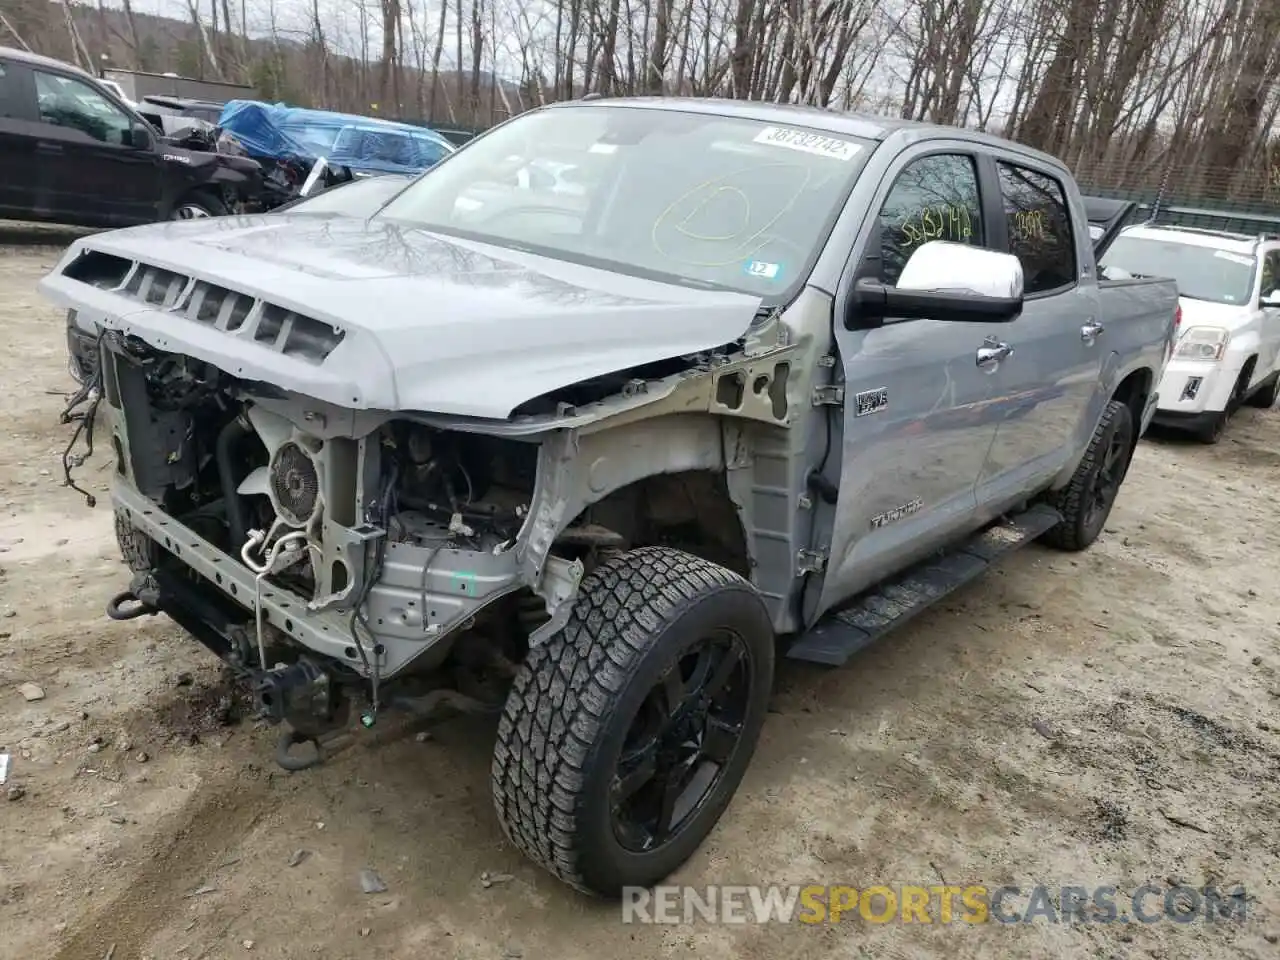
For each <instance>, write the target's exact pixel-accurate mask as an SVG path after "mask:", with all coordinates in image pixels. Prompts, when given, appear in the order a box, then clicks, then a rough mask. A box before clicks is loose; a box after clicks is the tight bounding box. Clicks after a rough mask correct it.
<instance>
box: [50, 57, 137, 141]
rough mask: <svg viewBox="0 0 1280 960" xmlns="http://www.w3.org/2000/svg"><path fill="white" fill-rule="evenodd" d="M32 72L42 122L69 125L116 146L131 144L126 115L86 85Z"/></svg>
mask: <svg viewBox="0 0 1280 960" xmlns="http://www.w3.org/2000/svg"><path fill="white" fill-rule="evenodd" d="M31 72H32V74H34V75H35V80H36V99H37V101H38V103H39V109H40V120H41V122H42V123H48V124H52V125H54V126H57V127H70V128H71V129H73V130H79V131H80V132H81V133H83V134H85V135H86V136H90V137H92V138H93V139H94V140H98V141H100V142H102V143H110V144H114V145H115V146H128V145H129V144H130V143H131V138H130V129H131V128H132V126H133V124H132V123H131V122H130V121H129V117H128V116H126V115H125V114H124V113H123V112H121V110H120V109H119V108H118V107H117V106H116V105H115V104H113V103H112V102H111V101H110V100H108V99H107V98H106V97H104V96H103V95H102V94H101V93H99V92H98V91H97V90H95V89H93V87H91V86H89V84H87V83H84V82H83V81H80V80H73V79H71V78H70V77H62V76H58V75H57V74H54V73H44V72H42V71H40V70H33V71H31Z"/></svg>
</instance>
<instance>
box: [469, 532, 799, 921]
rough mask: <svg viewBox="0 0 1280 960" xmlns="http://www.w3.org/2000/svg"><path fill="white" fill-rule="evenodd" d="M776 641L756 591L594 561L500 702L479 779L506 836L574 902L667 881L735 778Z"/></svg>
mask: <svg viewBox="0 0 1280 960" xmlns="http://www.w3.org/2000/svg"><path fill="white" fill-rule="evenodd" d="M773 641H774V637H773V630H772V627H771V624H770V621H769V616H768V613H767V612H766V610H765V607H764V604H763V603H762V602H761V600H760V597H759V595H758V594H757V593H756V591H755V590H754V589H753V588H752V586H751V585H750V584H749V583H747V581H745V580H743V579H742V578H741V577H740V576H738V575H737V574H735V573H732V572H731V571H729V570H726V569H725V568H724V567H721V566H718V565H716V564H714V563H711V562H709V561H706V560H703V559H701V558H699V557H696V556H693V555H692V554H688V553H685V552H683V551H680V550H673V549H669V548H665V547H642V548H640V549H637V550H632V551H630V552H628V553H625V554H622V555H621V556H618V557H615V558H613V559H610V560H608V561H607V562H605V563H603V564H601V565H600V566H599V567H598V568H597V569H596V570H594V571H593V572H592V573H591V574H590V575H589V576H588V577H587V578H586V579H585V580H584V581H583V583H582V587H581V589H580V592H579V595H578V598H577V600H576V602H575V604H574V608H573V612H572V614H571V615H570V618H569V622H568V624H567V625H566V626H565V628H564V629H563V630H562V631H560V632H559V633H557V634H556V635H554V636H553V637H551V638H550V639H549V640H547V641H546V642H545V643H543V644H541V645H540V646H538V647H536V648H534V649H533V650H531V651H530V652H529V656H528V657H527V658H526V660H525V663H524V664H523V666H522V667H521V669H520V672H519V674H518V675H517V677H516V680H515V683H514V685H513V687H512V690H511V694H510V696H509V697H508V698H507V703H506V707H505V709H504V711H503V715H502V719H501V720H500V722H499V724H498V737H497V744H496V746H495V749H494V756H493V769H492V778H491V779H492V787H493V800H494V805H495V807H496V808H497V813H498V819H499V821H500V822H501V824H502V828H503V830H504V831H505V833H506V835H507V836H508V837H509V838H510V840H511V841H512V842H513V843H514V844H515V845H516V846H517V847H519V848H520V849H521V850H522V851H523V852H524V853H525V854H526V855H527V856H528V857H530V858H531V859H532V860H534V861H535V862H536V863H538V864H540V865H541V866H542V867H544V868H546V869H547V870H548V871H550V872H551V873H552V874H554V875H555V876H556V877H558V878H559V879H561V880H563V881H564V882H566V883H568V884H570V885H572V886H574V887H576V888H577V889H579V890H581V891H583V892H585V893H590V894H595V895H599V896H605V897H618V896H620V895H621V893H622V889H623V888H624V887H628V886H643V887H648V886H652V885H653V884H655V883H657V882H658V881H660V880H662V879H663V878H664V877H666V876H668V875H669V874H670V873H671V872H672V871H673V870H675V869H676V868H677V867H678V866H680V865H681V864H682V863H684V861H685V860H687V859H688V858H689V857H690V856H691V855H692V854H693V852H694V851H695V850H696V849H697V848H698V846H699V845H700V844H701V843H702V841H703V840H704V839H705V838H706V836H707V834H709V833H710V832H711V829H712V828H713V827H714V826H715V824H716V822H717V821H718V820H719V819H720V816H721V814H722V813H723V812H724V810H725V808H726V807H727V806H728V804H729V801H730V799H731V798H732V797H733V794H734V792H735V791H736V790H737V787H738V784H739V783H740V782H741V780H742V776H743V774H744V773H745V771H746V768H747V764H748V763H749V762H750V759H751V755H752V753H753V752H754V750H755V745H756V741H757V740H758V738H759V734H760V728H761V726H762V725H763V723H764V718H765V714H766V712H767V705H768V698H769V691H770V688H771V686H772V683H773V664H774V643H773Z"/></svg>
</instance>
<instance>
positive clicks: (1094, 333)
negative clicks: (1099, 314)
mask: <svg viewBox="0 0 1280 960" xmlns="http://www.w3.org/2000/svg"><path fill="white" fill-rule="evenodd" d="M1105 329H1107V328H1106V327H1104V326H1103V325H1102V324H1100V323H1098V321H1096V320H1090V321H1089V322H1088V323H1086V324H1085V325H1084V326H1083V327H1081V328H1080V339H1081V340H1083V341H1084V342H1085V343H1093V341H1094V340H1096V339H1098V334H1100V333H1102V331H1103V330H1105Z"/></svg>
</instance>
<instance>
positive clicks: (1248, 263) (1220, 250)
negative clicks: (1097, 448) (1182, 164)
mask: <svg viewBox="0 0 1280 960" xmlns="http://www.w3.org/2000/svg"><path fill="white" fill-rule="evenodd" d="M1101 267H1102V270H1103V274H1104V275H1105V276H1107V277H1110V278H1118V277H1125V276H1144V275H1145V276H1159V277H1173V278H1174V279H1175V280H1176V281H1177V283H1178V292H1179V295H1180V296H1179V303H1180V305H1181V316H1182V321H1181V323H1180V324H1179V327H1180V333H1179V336H1178V342H1177V346H1176V347H1175V348H1174V353H1173V358H1172V359H1171V360H1170V361H1169V364H1168V366H1167V367H1166V368H1165V372H1164V377H1163V378H1162V379H1161V381H1160V388H1159V391H1158V392H1159V396H1160V400H1159V405H1158V406H1157V408H1156V415H1155V422H1156V423H1161V424H1165V425H1167V426H1172V427H1179V428H1182V429H1186V430H1190V431H1191V432H1193V433H1194V434H1195V435H1196V436H1197V437H1199V438H1200V439H1201V440H1203V441H1204V442H1206V443H1217V442H1218V440H1220V439H1221V438H1222V434H1223V431H1224V430H1225V429H1226V426H1227V421H1228V420H1229V419H1230V417H1231V415H1232V414H1233V413H1235V411H1236V410H1237V409H1239V408H1240V406H1241V405H1243V404H1245V403H1250V404H1252V405H1254V406H1258V407H1264V408H1269V407H1271V406H1273V405H1274V404H1275V402H1276V392H1277V386H1278V385H1280V235H1262V236H1249V235H1245V234H1239V233H1226V232H1222V231H1216V230H1200V229H1194V228H1190V227H1174V226H1135V227H1129V228H1127V229H1125V230H1124V231H1122V232H1121V234H1120V235H1119V236H1118V237H1117V238H1116V239H1115V241H1114V242H1113V243H1112V244H1111V247H1110V248H1109V249H1108V250H1107V254H1106V256H1105V257H1104V258H1103V261H1102V264H1101Z"/></svg>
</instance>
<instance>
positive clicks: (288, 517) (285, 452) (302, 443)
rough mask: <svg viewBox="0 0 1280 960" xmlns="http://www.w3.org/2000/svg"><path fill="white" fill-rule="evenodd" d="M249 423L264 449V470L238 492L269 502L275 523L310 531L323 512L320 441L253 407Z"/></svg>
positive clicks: (255, 472) (256, 472) (281, 419)
mask: <svg viewBox="0 0 1280 960" xmlns="http://www.w3.org/2000/svg"><path fill="white" fill-rule="evenodd" d="M248 416H249V422H250V423H251V424H252V425H253V429H254V430H255V431H256V432H257V434H258V438H259V439H260V440H261V441H262V443H263V445H264V446H265V447H266V448H267V453H268V455H269V459H268V462H267V466H265V467H258V468H257V469H256V470H254V471H253V472H252V473H250V474H249V476H247V477H245V478H244V480H243V481H242V482H241V484H240V485H239V487H237V488H236V489H237V492H238V493H242V494H262V495H264V496H266V497H268V498H269V499H270V500H271V507H272V509H274V510H275V513H276V517H277V518H278V522H280V523H283V524H285V525H287V526H290V527H296V528H298V529H300V530H305V529H309V528H310V527H311V525H312V524H313V523H314V522H315V521H316V519H317V518H318V517H319V516H320V514H321V513H322V512H323V510H324V496H323V492H322V490H321V489H320V466H319V464H318V463H317V462H316V454H317V453H318V452H319V450H320V444H321V441H319V440H316V439H315V438H313V437H308V436H306V435H305V434H302V433H300V432H299V431H298V430H297V429H296V428H295V427H294V426H293V424H291V423H290V422H289V421H288V420H286V419H284V418H283V417H279V416H276V415H275V414H272V413H267V412H266V411H264V410H262V409H260V408H258V407H252V408H250V410H249V414H248Z"/></svg>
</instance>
